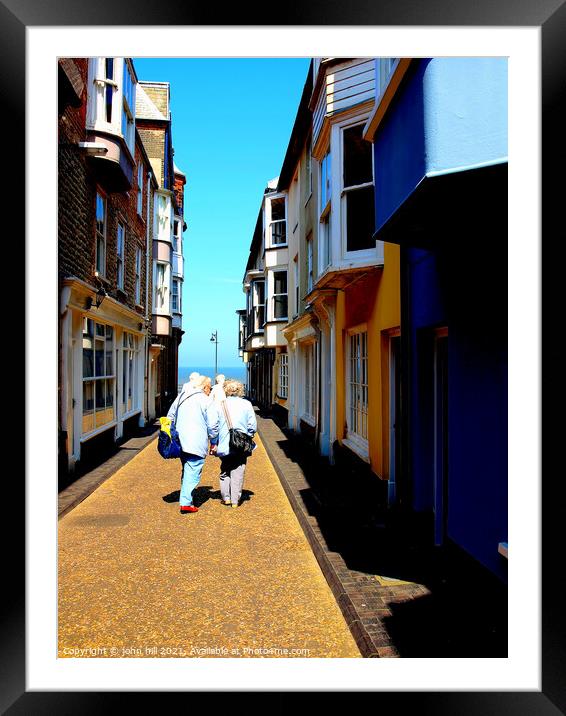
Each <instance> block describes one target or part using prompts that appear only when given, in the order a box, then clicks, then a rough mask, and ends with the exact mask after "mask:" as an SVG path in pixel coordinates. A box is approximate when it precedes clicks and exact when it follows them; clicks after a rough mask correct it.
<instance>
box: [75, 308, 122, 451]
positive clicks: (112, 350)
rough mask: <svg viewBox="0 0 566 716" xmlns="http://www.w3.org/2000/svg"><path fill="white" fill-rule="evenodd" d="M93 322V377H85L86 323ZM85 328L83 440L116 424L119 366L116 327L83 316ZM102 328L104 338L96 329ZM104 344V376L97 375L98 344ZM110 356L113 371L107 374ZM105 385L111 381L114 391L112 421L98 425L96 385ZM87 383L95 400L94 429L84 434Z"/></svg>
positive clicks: (106, 405)
mask: <svg viewBox="0 0 566 716" xmlns="http://www.w3.org/2000/svg"><path fill="white" fill-rule="evenodd" d="M89 320H90V321H92V323H93V338H92V340H93V346H92V373H93V374H92V375H91V376H85V375H84V367H83V366H84V357H83V353H82V351H83V350H84V335H85V334H84V326H85V322H87V321H89ZM82 325H83V327H82V328H81V341H82V344H81V404H80V405H81V413H80V414H81V423H80V425H81V440H82V439H83V438H85V437H92V436H93V435H95V434H96V433H98V432H101V431H103V430H107V429H108V428H110V427H112V426H113V425H115V424H116V369H117V366H116V364H115V360H116V354H115V346H116V327H115V326H113V325H111V324H110V323H103V322H102V321H99V320H94V319H93V318H90V317H89V316H87V315H85V316H83V324H82ZM97 325H98V326H102V327H103V328H104V337H102V336H99V335H97V330H96V327H97ZM107 328H111V329H112V341H111V344H110V345H111V348H110V350H107V345H106V332H107ZM97 342H98V343H101V342H102V344H103V348H102V351H103V369H104V370H103V374H101V375H96V343H97ZM108 354H110V359H111V361H112V366H111V367H112V371H111V372H110V373H107V357H108ZM102 381H104V382H105V383H106V382H107V381H111V385H112V389H111V395H112V419H111V420H109V421H107V422H104V423H101V424H100V425H97V423H96V413H97V407H96V383H97V382H102ZM85 383H92V384H93V385H92V400H93V408H92V422H93V427H92V429H91V430H88V431H86V432H83V426H84V417H85V406H84V391H85V388H84V386H85ZM107 409H108V404H107V402H106V400H105V408H104V410H105V411H106V410H107Z"/></svg>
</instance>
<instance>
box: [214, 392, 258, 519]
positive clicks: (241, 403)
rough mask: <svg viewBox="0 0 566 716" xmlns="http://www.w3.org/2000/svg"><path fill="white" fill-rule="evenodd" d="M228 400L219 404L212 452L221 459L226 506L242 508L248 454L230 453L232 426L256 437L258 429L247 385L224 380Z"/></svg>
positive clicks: (221, 475)
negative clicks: (246, 396)
mask: <svg viewBox="0 0 566 716" xmlns="http://www.w3.org/2000/svg"><path fill="white" fill-rule="evenodd" d="M224 392H225V393H226V400H225V401H224V402H222V403H216V407H217V411H218V421H219V422H218V446H216V447H213V448H212V449H211V453H212V454H213V455H216V456H217V457H219V458H220V459H221V463H220V493H221V496H222V499H221V502H222V504H223V505H226V506H229V505H231V506H232V507H238V505H239V503H240V499H241V497H242V488H243V485H244V473H245V470H246V462H247V457H243V456H240V455H231V454H230V429H229V426H228V420H227V416H228V417H229V418H230V422H231V423H232V427H233V428H236V429H238V430H242V431H243V432H246V433H248V435H250V436H251V437H253V436H254V435H255V433H256V431H257V421H256V417H255V412H254V409H253V406H252V404H251V403H250V401H249V400H246V399H245V398H244V397H243V396H244V386H243V384H242V383H240V381H238V380H226V381H225V383H224ZM254 449H255V448H254Z"/></svg>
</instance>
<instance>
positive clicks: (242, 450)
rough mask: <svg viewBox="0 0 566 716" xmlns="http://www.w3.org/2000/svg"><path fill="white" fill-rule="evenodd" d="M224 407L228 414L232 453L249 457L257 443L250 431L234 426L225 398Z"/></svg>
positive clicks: (227, 420)
mask: <svg viewBox="0 0 566 716" xmlns="http://www.w3.org/2000/svg"><path fill="white" fill-rule="evenodd" d="M222 409H223V410H224V415H225V416H226V422H227V423H228V432H229V434H230V442H229V446H230V455H237V456H238V457H249V456H250V455H251V454H252V452H253V449H254V447H255V443H254V441H253V440H252V438H251V435H248V433H245V432H244V431H243V430H238V428H235V427H233V425H232V421H231V420H230V413H229V412H228V406H227V404H226V401H225V400H223V401H222Z"/></svg>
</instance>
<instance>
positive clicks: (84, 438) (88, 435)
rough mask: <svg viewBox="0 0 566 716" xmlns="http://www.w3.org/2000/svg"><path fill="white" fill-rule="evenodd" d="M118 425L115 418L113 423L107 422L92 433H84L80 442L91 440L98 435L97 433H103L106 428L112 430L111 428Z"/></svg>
mask: <svg viewBox="0 0 566 716" xmlns="http://www.w3.org/2000/svg"><path fill="white" fill-rule="evenodd" d="M116 425H117V422H116V420H113V421H112V422H111V423H106V425H102V426H101V427H100V428H95V429H94V430H93V431H92V432H90V433H84V434H83V435H81V437H80V442H81V443H84V442H86V441H87V440H90V439H91V438H94V437H96V436H97V435H100V433H103V432H104V431H105V430H110V428H115V427H116Z"/></svg>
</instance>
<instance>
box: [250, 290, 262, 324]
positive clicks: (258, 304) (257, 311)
mask: <svg viewBox="0 0 566 716" xmlns="http://www.w3.org/2000/svg"><path fill="white" fill-rule="evenodd" d="M251 298H252V325H251V331H250V332H251V333H262V332H263V326H264V324H265V281H254V282H253V283H252V297H251Z"/></svg>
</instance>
